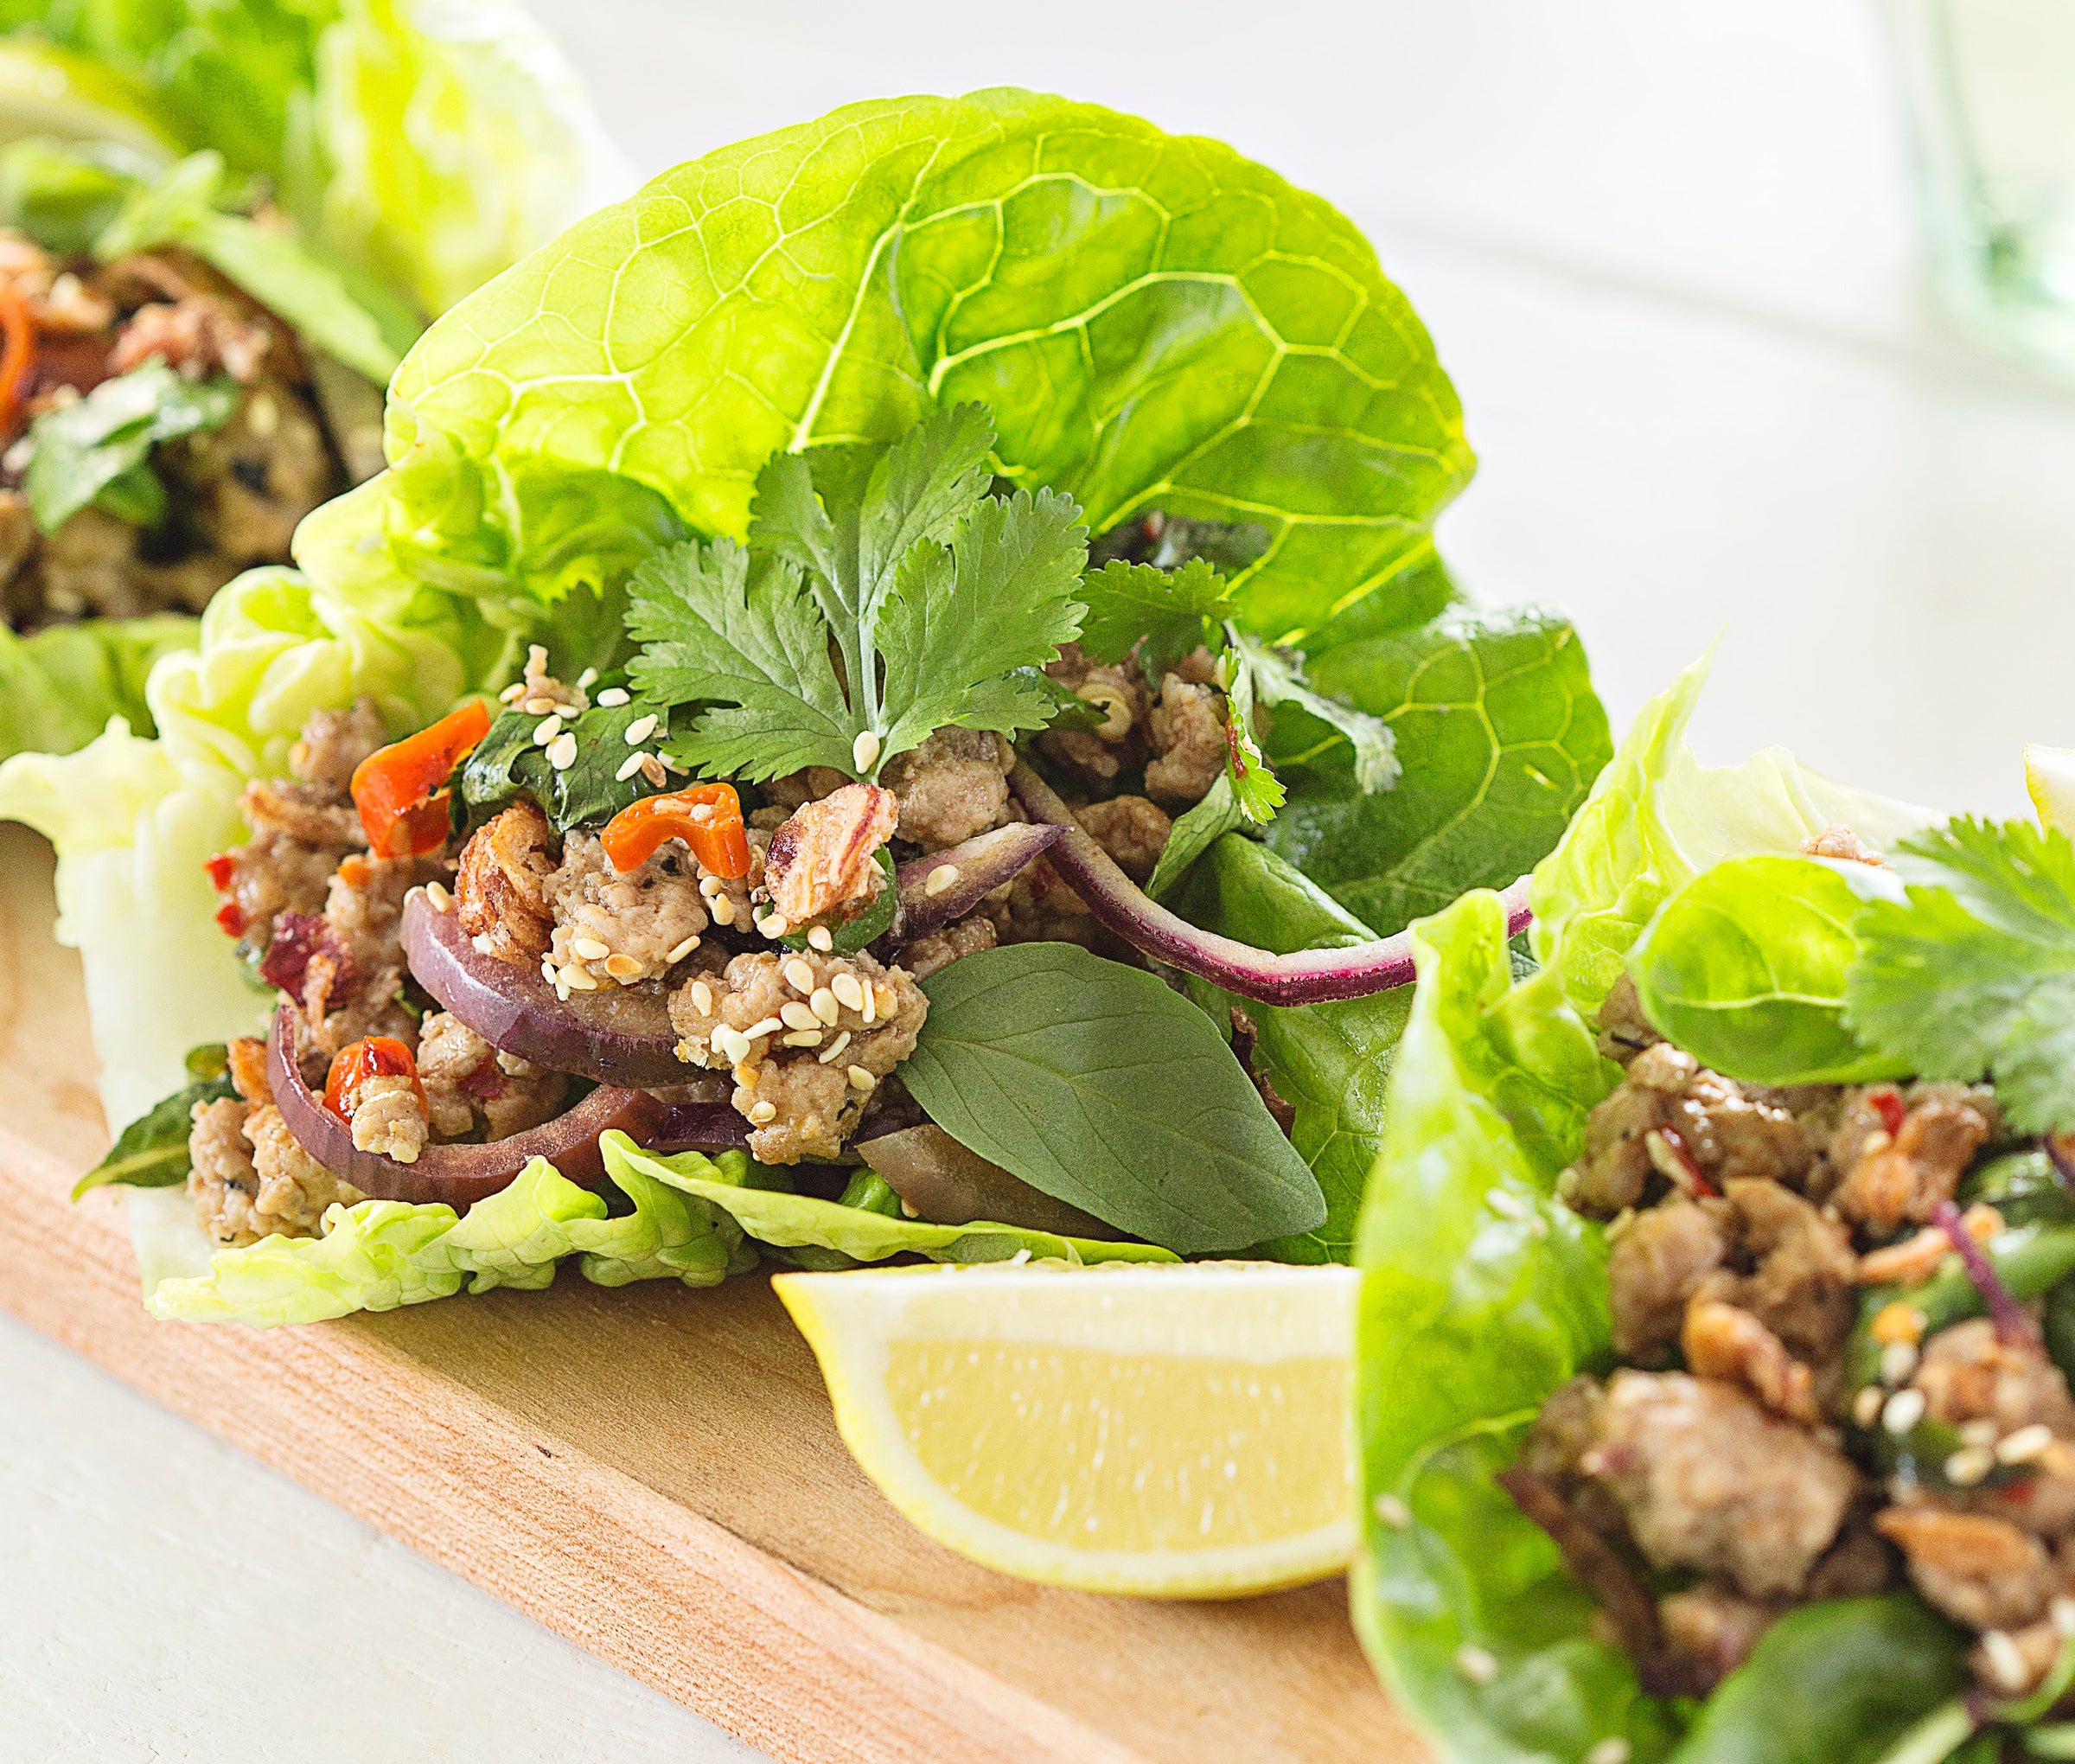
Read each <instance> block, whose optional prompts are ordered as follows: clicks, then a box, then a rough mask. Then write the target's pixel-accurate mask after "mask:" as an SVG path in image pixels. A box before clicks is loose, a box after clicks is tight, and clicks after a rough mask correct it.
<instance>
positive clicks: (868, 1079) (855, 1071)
mask: <svg viewBox="0 0 2075 1764" xmlns="http://www.w3.org/2000/svg"><path fill="white" fill-rule="evenodd" d="M876 1083H878V1079H877V1078H875V1077H872V1074H871V1073H870V1072H868V1071H865V1068H864V1067H863V1066H861V1065H853V1066H852V1067H851V1069H850V1088H851V1089H852V1090H870V1089H871V1088H872V1086H873V1085H874V1084H876Z"/></svg>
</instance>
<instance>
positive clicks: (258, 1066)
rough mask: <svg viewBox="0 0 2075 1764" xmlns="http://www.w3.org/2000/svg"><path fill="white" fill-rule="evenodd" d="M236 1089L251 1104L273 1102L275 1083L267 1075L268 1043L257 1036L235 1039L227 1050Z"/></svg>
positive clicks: (232, 1081)
mask: <svg viewBox="0 0 2075 1764" xmlns="http://www.w3.org/2000/svg"><path fill="white" fill-rule="evenodd" d="M224 1061H225V1064H226V1065H227V1067H228V1068H229V1071H230V1079H231V1083H232V1085H233V1087H234V1088H235V1089H236V1090H237V1092H238V1094H239V1096H242V1097H244V1098H245V1100H246V1102H247V1103H271V1102H272V1101H273V1100H274V1084H273V1080H272V1079H271V1078H270V1077H268V1076H267V1072H266V1043H265V1041H264V1040H263V1039H261V1038H260V1037H259V1036H257V1035H239V1036H235V1037H233V1039H231V1040H230V1041H229V1042H228V1043H227V1044H226V1045H225V1047H224Z"/></svg>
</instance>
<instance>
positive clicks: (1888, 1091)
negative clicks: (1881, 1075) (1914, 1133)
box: [1866, 1084, 1909, 1139]
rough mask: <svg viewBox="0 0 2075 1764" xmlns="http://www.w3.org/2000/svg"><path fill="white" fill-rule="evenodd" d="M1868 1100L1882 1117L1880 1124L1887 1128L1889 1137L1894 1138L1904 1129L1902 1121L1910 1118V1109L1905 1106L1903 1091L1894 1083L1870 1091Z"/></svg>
mask: <svg viewBox="0 0 2075 1764" xmlns="http://www.w3.org/2000/svg"><path fill="white" fill-rule="evenodd" d="M1866 1100H1867V1103H1869V1104H1871V1105H1872V1107H1873V1110H1874V1114H1876V1115H1879V1116H1880V1125H1881V1126H1883V1127H1884V1128H1887V1136H1888V1138H1890V1139H1893V1138H1894V1136H1895V1135H1896V1134H1899V1133H1900V1132H1901V1131H1902V1123H1903V1122H1905V1121H1906V1120H1908V1119H1909V1110H1908V1109H1906V1108H1905V1107H1904V1106H1903V1103H1902V1093H1901V1092H1900V1091H1899V1090H1896V1089H1895V1087H1894V1086H1893V1084H1887V1085H1884V1086H1882V1087H1881V1088H1880V1090H1869V1091H1867V1097H1866Z"/></svg>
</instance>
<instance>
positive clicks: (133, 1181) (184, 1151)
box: [72, 1047, 238, 1200]
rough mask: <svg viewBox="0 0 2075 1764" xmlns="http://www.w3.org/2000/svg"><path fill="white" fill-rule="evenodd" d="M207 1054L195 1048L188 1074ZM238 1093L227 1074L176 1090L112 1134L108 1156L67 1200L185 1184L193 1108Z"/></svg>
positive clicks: (76, 1187)
mask: <svg viewBox="0 0 2075 1764" xmlns="http://www.w3.org/2000/svg"><path fill="white" fill-rule="evenodd" d="M207 1051H208V1050H207V1049H203V1048H197V1049H196V1050H195V1052H194V1053H190V1054H189V1055H188V1071H191V1072H192V1071H195V1058H196V1055H197V1054H203V1053H206V1052H207ZM215 1051H216V1052H217V1053H218V1054H219V1055H220V1054H221V1053H222V1051H223V1050H222V1049H221V1048H220V1047H219V1048H217V1049H216V1050H215ZM237 1094H238V1092H237V1090H235V1089H234V1088H233V1086H232V1083H231V1081H230V1077H229V1076H228V1075H227V1073H225V1072H221V1071H220V1072H218V1073H217V1075H216V1076H214V1077H198V1079H197V1082H195V1083H192V1084H189V1085H188V1087H187V1088H186V1089H185V1090H176V1091H175V1092H174V1093H173V1095H171V1096H168V1097H166V1098H164V1099H163V1101H161V1102H159V1103H155V1104H153V1105H152V1107H151V1109H150V1110H149V1111H148V1112H146V1113H145V1114H144V1115H139V1116H138V1117H137V1119H136V1120H135V1121H133V1122H131V1123H130V1125H129V1126H127V1127H125V1128H124V1129H123V1130H122V1132H121V1133H119V1134H117V1135H116V1141H115V1143H114V1144H113V1145H112V1146H110V1147H108V1154H107V1156H105V1158H103V1159H102V1160H101V1161H100V1162H99V1163H98V1164H96V1165H95V1166H93V1169H91V1170H89V1171H88V1172H87V1173H86V1174H85V1175H84V1176H82V1177H80V1179H79V1181H78V1183H77V1184H75V1185H74V1186H73V1191H72V1198H73V1199H74V1200H77V1199H78V1198H80V1196H81V1195H82V1194H85V1193H86V1192H87V1191H88V1190H90V1189H94V1188H105V1187H107V1186H109V1185H110V1184H111V1183H120V1184H122V1185H124V1186H126V1187H130V1188H171V1187H174V1186H176V1185H177V1184H179V1183H182V1182H185V1181H186V1180H187V1179H188V1170H189V1169H190V1168H192V1167H193V1166H192V1164H191V1162H190V1160H188V1129H189V1128H192V1127H193V1126H194V1124H195V1122H194V1115H195V1104H196V1103H216V1102H220V1101H222V1100H223V1099H224V1098H225V1097H227V1096H236V1095H237Z"/></svg>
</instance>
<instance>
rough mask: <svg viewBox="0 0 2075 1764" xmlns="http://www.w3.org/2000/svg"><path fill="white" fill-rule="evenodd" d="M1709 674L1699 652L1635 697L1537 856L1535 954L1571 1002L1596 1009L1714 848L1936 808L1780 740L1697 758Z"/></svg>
mask: <svg viewBox="0 0 2075 1764" xmlns="http://www.w3.org/2000/svg"><path fill="white" fill-rule="evenodd" d="M1707 678H1708V662H1706V661H1705V660H1702V661H1700V662H1695V664H1694V665H1693V666H1692V667H1690V668H1688V669H1686V671H1685V672H1684V673H1683V674H1680V675H1679V677H1678V679H1677V680H1676V681H1673V682H1672V684H1671V687H1670V689H1669V690H1667V691H1665V692H1663V693H1660V694H1659V695H1658V696H1657V697H1656V698H1654V699H1652V700H1650V703H1649V704H1647V705H1645V706H1644V707H1643V710H1642V712H1641V713H1640V714H1638V717H1637V718H1636V720H1635V723H1634V725H1632V726H1631V728H1630V730H1629V732H1628V734H1627V735H1626V737H1625V738H1624V739H1623V740H1622V743H1621V745H1620V747H1619V748H1618V750H1617V751H1616V752H1615V754H1614V757H1613V758H1612V761H1610V762H1609V763H1608V764H1607V766H1606V770H1603V771H1602V772H1600V774H1599V777H1598V779H1597V780H1596V781H1595V782H1594V783H1593V789H1592V795H1591V796H1589V797H1588V798H1587V801H1586V803H1585V806H1584V808H1582V809H1580V810H1579V812H1578V814H1577V815H1576V816H1575V817H1574V819H1573V821H1571V824H1570V826H1569V827H1568V828H1566V829H1565V831H1564V834H1563V838H1562V840H1561V843H1559V844H1558V846H1557V847H1556V849H1555V851H1553V852H1552V853H1550V854H1549V855H1548V858H1547V859H1545V860H1543V861H1542V863H1541V864H1540V865H1538V866H1536V867H1535V880H1534V885H1533V887H1532V888H1531V889H1530V891H1529V897H1528V904H1529V905H1530V906H1531V907H1533V908H1534V910H1535V928H1534V935H1533V943H1534V949H1535V960H1536V961H1538V962H1541V963H1542V965H1543V966H1544V967H1546V968H1552V969H1554V970H1555V973H1556V975H1557V976H1558V979H1559V980H1560V981H1561V984H1562V987H1563V989H1564V992H1565V994H1567V996H1568V997H1569V999H1570V1000H1571V1002H1572V1003H1573V1004H1574V1005H1575V1006H1576V1007H1578V1009H1579V1010H1580V1012H1582V1013H1585V1014H1586V1015H1587V1016H1588V1017H1589V1016H1591V1015H1592V1014H1593V1013H1596V1012H1597V1011H1598V1010H1599V1005H1600V1001H1601V1000H1604V999H1605V998H1606V994H1607V992H1608V989H1609V988H1610V987H1612V985H1613V983H1614V981H1616V980H1617V979H1618V978H1619V977H1620V974H1621V969H1622V966H1623V964H1624V962H1625V961H1626V960H1627V956H1628V951H1629V948H1630V946H1631V944H1633V943H1634V942H1635V941H1636V939H1637V938H1638V936H1641V935H1642V931H1643V927H1644V925H1645V924H1648V923H1649V922H1650V916H1651V914H1653V913H1654V912H1656V911H1657V908H1658V907H1659V906H1660V905H1662V904H1663V902H1664V900H1665V898H1666V897H1667V896H1669V895H1670V893H1671V892H1672V891H1673V890H1674V889H1676V888H1677V887H1679V886H1680V885H1682V883H1684V882H1686V881H1688V880H1689V879H1691V878H1693V877H1695V876H1697V875H1698V874H1699V873H1700V872H1701V871H1702V870H1705V869H1707V868H1708V866H1710V865H1712V864H1714V863H1716V862H1719V861H1720V860H1722V859H1724V858H1730V857H1739V856H1743V855H1746V854H1748V853H1760V852H1773V853H1783V854H1786V855H1792V854H1793V853H1797V852H1798V851H1799V850H1800V849H1801V846H1802V842H1803V841H1804V840H1806V839H1808V838H1809V837H1810V835H1811V834H1817V833H1820V832H1822V831H1823V828H1826V827H1835V826H1845V827H1849V828H1851V829H1852V831H1853V832H1855V833H1856V834H1858V835H1859V837H1860V838H1861V839H1862V840H1865V841H1866V842H1867V844H1868V845H1870V846H1872V847H1874V849H1875V850H1885V849H1887V847H1890V846H1892V845H1893V843H1894V842H1895V840H1898V839H1899V838H1900V837H1902V836H1903V835H1904V834H1908V833H1911V832H1913V831H1914V830H1916V829H1917V828H1922V827H1925V826H1927V825H1929V824H1930V822H1931V821H1933V820H1934V819H1936V817H1935V816H1934V815H1931V812H1930V811H1929V810H1928V809H1916V808H1912V807H1911V806H1910V805H1909V804H1908V803H1906V802H1893V801H1891V800H1889V799H1887V798H1886V797H1881V796H1873V795H1870V794H1868V793H1867V792H1865V791H1861V790H1854V789H1848V788H1847V787H1845V786H1844V785H1842V784H1836V783H1831V782H1830V780H1829V779H1828V778H1826V777H1823V776H1822V775H1821V774H1820V773H1817V772H1814V771H1811V770H1809V768H1808V767H1806V766H1804V765H1803V764H1801V763H1800V761H1798V760H1797V759H1796V758H1795V757H1793V755H1791V753H1789V752H1787V751H1785V750H1784V748H1778V747H1769V748H1766V749H1765V751H1762V752H1759V753H1756V754H1753V756H1752V757H1750V758H1749V759H1747V760H1746V761H1745V762H1744V763H1743V764H1741V765H1738V766H1719V767H1714V766H1703V765H1701V764H1700V763H1699V762H1698V761H1697V760H1696V759H1695V758H1694V757H1693V751H1692V749H1690V748H1689V747H1688V746H1687V745H1686V725H1687V723H1688V722H1689V720H1690V719H1691V718H1692V715H1693V708H1694V706H1695V703H1696V702H1697V701H1698V700H1699V698H1700V693H1701V687H1702V686H1703V685H1705V684H1706V682H1707Z"/></svg>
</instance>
